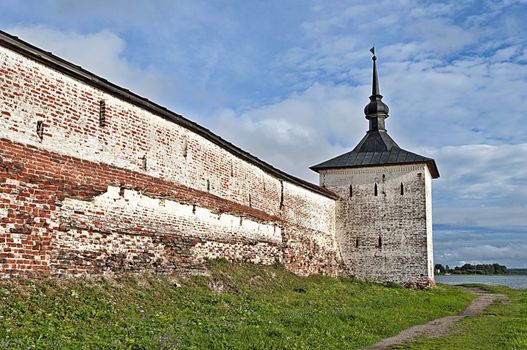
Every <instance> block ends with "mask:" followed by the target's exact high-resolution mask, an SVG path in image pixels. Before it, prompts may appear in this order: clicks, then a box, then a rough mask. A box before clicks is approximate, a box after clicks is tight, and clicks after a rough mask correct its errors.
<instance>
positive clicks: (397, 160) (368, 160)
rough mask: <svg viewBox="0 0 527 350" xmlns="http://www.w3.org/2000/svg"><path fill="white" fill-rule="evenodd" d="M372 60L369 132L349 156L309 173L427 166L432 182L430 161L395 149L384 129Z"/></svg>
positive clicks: (385, 112)
mask: <svg viewBox="0 0 527 350" xmlns="http://www.w3.org/2000/svg"><path fill="white" fill-rule="evenodd" d="M371 51H372V53H373V54H374V56H373V82H372V95H371V96H370V103H369V104H368V105H366V107H365V108H364V113H365V114H366V119H368V120H369V122H370V130H369V131H368V132H367V133H366V136H364V137H363V138H362V140H361V141H360V142H359V144H358V145H357V146H356V147H355V148H354V149H353V150H352V151H351V152H348V153H344V154H342V155H340V156H338V157H335V158H332V159H330V160H327V161H325V162H322V163H320V164H318V165H315V166H312V167H311V168H310V169H311V170H314V171H316V172H319V170H322V169H334V168H358V167H367V166H382V165H398V164H412V163H426V164H427V165H428V169H429V170H430V173H431V174H432V177H433V178H438V177H439V171H438V169H437V166H436V163H435V161H434V160H433V159H432V158H427V157H423V156H420V155H418V154H415V153H412V152H409V151H406V150H404V149H402V148H400V147H399V145H397V143H395V141H394V140H393V139H392V138H391V137H390V136H389V135H388V132H387V131H386V130H385V128H384V120H385V118H387V117H388V106H387V105H386V104H384V103H383V102H382V101H381V99H382V95H381V94H380V89H379V80H378V77H377V65H376V63H375V61H376V59H377V57H375V52H374V49H373V48H372V50H371Z"/></svg>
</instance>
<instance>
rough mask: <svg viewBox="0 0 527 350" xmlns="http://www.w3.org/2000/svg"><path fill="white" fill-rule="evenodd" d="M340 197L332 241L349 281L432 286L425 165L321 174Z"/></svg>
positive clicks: (353, 169) (428, 191)
mask: <svg viewBox="0 0 527 350" xmlns="http://www.w3.org/2000/svg"><path fill="white" fill-rule="evenodd" d="M320 174H321V178H320V180H321V184H322V185H324V186H327V188H328V189H330V190H332V191H334V192H335V193H337V194H339V196H340V197H341V199H340V200H338V202H337V213H336V217H337V219H336V222H337V227H336V231H337V241H338V242H339V245H340V249H341V254H342V259H343V261H344V264H345V265H346V267H347V268H348V270H349V273H350V274H351V275H353V276H356V277H359V278H362V279H368V280H372V281H375V282H385V281H390V282H397V283H400V284H403V285H406V286H412V287H414V286H417V287H429V286H430V285H433V278H434V270H433V251H432V209H431V205H432V203H431V180H432V177H431V175H430V172H429V170H428V167H427V166H426V164H409V165H394V166H377V167H364V168H361V169H357V168H350V169H330V170H321V171H320Z"/></svg>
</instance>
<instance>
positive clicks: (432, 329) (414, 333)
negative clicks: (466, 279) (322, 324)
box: [363, 287, 507, 350]
mask: <svg viewBox="0 0 527 350" xmlns="http://www.w3.org/2000/svg"><path fill="white" fill-rule="evenodd" d="M458 288H462V289H465V290H468V291H471V292H473V293H474V294H476V299H474V300H473V301H472V303H470V305H469V306H468V307H467V308H466V309H465V310H464V311H463V312H461V313H460V314H459V315H457V316H447V317H442V318H437V319H435V320H432V321H430V322H428V323H425V324H421V325H417V326H413V327H410V328H408V329H405V330H404V331H402V332H401V333H399V334H397V335H396V336H393V337H390V338H386V339H384V340H381V341H380V342H378V343H377V344H373V345H371V346H369V347H367V348H364V349H363V350H378V349H386V348H388V347H390V346H392V345H396V344H401V343H404V342H407V341H410V340H414V339H416V338H418V337H422V336H424V337H426V338H437V337H440V336H442V335H445V334H447V332H448V330H449V327H450V326H451V325H452V324H453V323H454V322H457V321H459V320H462V319H464V318H465V317H467V316H474V315H479V314H481V313H482V312H483V311H484V310H485V308H486V307H487V306H489V305H490V304H492V303H493V302H494V301H496V300H501V301H502V302H504V301H506V300H507V297H506V296H505V295H503V294H492V293H489V292H486V291H484V290H482V289H480V288H469V287H458Z"/></svg>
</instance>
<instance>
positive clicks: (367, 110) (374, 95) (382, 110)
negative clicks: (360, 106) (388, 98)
mask: <svg viewBox="0 0 527 350" xmlns="http://www.w3.org/2000/svg"><path fill="white" fill-rule="evenodd" d="M370 52H371V53H372V55H373V56H372V58H371V59H372V61H373V78H372V85H371V96H370V103H368V104H367V105H366V107H364V114H365V115H366V119H368V120H369V121H370V130H369V131H370V132H371V131H379V130H381V131H386V129H385V127H384V120H385V119H386V118H388V112H389V110H390V109H389V108H388V106H387V105H386V104H385V103H384V102H382V95H381V93H380V88H379V77H378V76H377V56H376V55H375V47H372V48H371V49H370Z"/></svg>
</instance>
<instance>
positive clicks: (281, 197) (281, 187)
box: [280, 181, 284, 209]
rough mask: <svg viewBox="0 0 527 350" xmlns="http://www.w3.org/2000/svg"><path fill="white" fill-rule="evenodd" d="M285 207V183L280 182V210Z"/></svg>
mask: <svg viewBox="0 0 527 350" xmlns="http://www.w3.org/2000/svg"><path fill="white" fill-rule="evenodd" d="M283 207H284V182H283V181H280V209H282V208H283Z"/></svg>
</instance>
